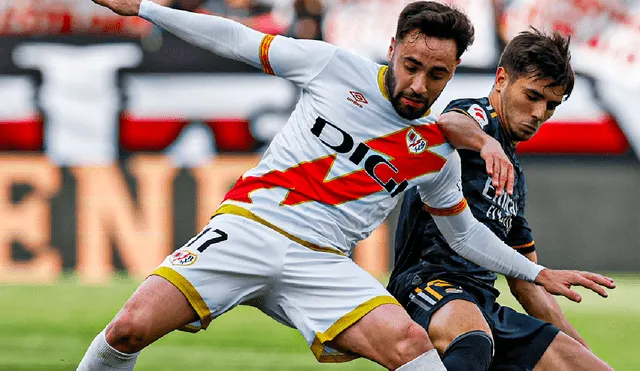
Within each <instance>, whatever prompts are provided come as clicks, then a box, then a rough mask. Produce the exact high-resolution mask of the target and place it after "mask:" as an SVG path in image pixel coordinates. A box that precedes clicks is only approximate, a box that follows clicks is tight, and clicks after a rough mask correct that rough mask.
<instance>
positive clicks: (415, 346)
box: [394, 321, 433, 365]
mask: <svg viewBox="0 0 640 371" xmlns="http://www.w3.org/2000/svg"><path fill="white" fill-rule="evenodd" d="M399 335H400V339H399V340H398V341H396V342H395V344H394V346H395V354H396V360H397V364H398V365H403V364H405V363H408V362H410V361H412V360H414V359H416V358H417V357H419V356H420V355H422V354H424V353H425V352H427V351H429V350H431V349H433V344H431V341H430V340H429V336H427V331H426V330H425V329H424V328H423V327H422V326H420V325H419V324H417V323H415V322H413V321H412V322H411V323H410V324H408V325H407V326H405V327H404V330H403V331H401V332H400V334H399Z"/></svg>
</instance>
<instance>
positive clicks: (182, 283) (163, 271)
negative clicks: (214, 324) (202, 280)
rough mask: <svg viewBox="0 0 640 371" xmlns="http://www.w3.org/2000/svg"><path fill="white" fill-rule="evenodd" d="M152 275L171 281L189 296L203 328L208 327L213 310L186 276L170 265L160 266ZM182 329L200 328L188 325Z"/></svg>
mask: <svg viewBox="0 0 640 371" xmlns="http://www.w3.org/2000/svg"><path fill="white" fill-rule="evenodd" d="M151 275H156V276H160V277H162V278H164V279H166V280H167V281H169V282H171V283H172V284H173V285H174V286H175V287H177V288H178V290H180V291H181V292H182V294H183V295H184V296H185V297H186V298H187V301H188V302H189V304H191V306H192V307H193V309H194V310H195V311H196V313H198V317H200V322H201V324H202V329H206V328H207V327H208V326H209V324H210V323H211V310H210V309H209V307H208V306H207V304H206V303H205V302H204V299H202V296H200V293H199V292H198V290H196V288H195V287H193V285H192V284H191V282H189V281H188V280H187V279H186V278H184V276H182V275H181V274H180V273H178V272H176V271H175V270H173V269H171V268H169V267H159V268H158V269H156V270H155V271H154V272H153V273H151ZM181 330H184V331H188V332H197V331H198V330H199V329H198V327H197V326H193V325H186V326H184V327H183V328H181Z"/></svg>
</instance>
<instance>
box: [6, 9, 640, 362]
mask: <svg viewBox="0 0 640 371" xmlns="http://www.w3.org/2000/svg"><path fill="white" fill-rule="evenodd" d="M157 2H164V3H165V4H166V5H169V6H173V7H176V8H180V9H185V10H189V11H196V12H203V13H215V14H221V15H224V16H227V17H230V18H233V19H236V20H239V21H241V22H243V23H245V24H247V25H249V26H251V27H254V28H257V29H259V30H261V31H264V32H269V33H274V34H284V35H289V36H295V37H300V38H315V39H324V40H326V41H328V42H331V43H334V44H337V45H340V46H343V47H345V48H347V49H350V50H352V51H354V52H356V53H358V54H361V55H363V56H366V57H369V58H372V59H374V60H378V61H381V62H382V61H384V57H385V53H386V51H387V48H388V43H389V40H390V38H391V36H392V35H393V33H394V30H395V21H396V17H397V14H398V13H399V11H400V10H401V9H402V7H403V6H404V5H405V4H406V3H408V1H405V0H362V1H356V0H335V1H329V0H325V1H322V0H175V1H174V0H161V1H157ZM447 2H449V3H453V4H455V5H457V6H459V7H461V8H463V9H465V10H466V11H467V12H468V14H469V15H470V16H471V18H472V20H473V22H474V24H475V26H476V33H477V35H476V43H475V44H474V46H473V47H472V49H471V50H470V51H469V52H467V53H466V54H465V55H464V56H463V63H462V66H461V67H460V68H459V70H458V72H457V74H456V76H455V78H454V80H453V81H452V82H451V83H450V84H449V86H448V87H447V89H446V90H445V92H444V93H443V94H442V96H441V98H440V100H439V101H438V102H437V103H436V106H435V107H434V112H436V113H438V112H439V110H441V109H442V108H444V106H445V104H446V103H447V102H448V101H449V100H451V99H454V98H459V97H466V96H478V97H479V96H484V95H486V94H487V93H488V92H489V90H490V88H491V86H492V81H493V73H494V71H495V66H496V64H497V58H498V56H499V53H500V51H501V49H502V47H503V45H504V43H505V42H506V41H507V40H509V38H510V37H513V35H515V34H516V33H517V32H519V31H520V30H523V29H525V28H527V27H528V25H530V24H533V25H535V26H536V27H538V28H541V29H552V28H553V29H557V30H559V31H561V32H564V33H566V34H570V35H572V40H573V49H572V51H573V64H574V67H575V69H576V70H577V72H578V73H579V78H578V80H577V83H576V89H575V90H574V93H573V95H572V97H571V98H570V99H569V100H568V101H567V102H566V103H564V104H563V105H561V106H560V108H559V109H558V111H557V113H556V115H555V116H554V117H553V119H552V122H549V123H547V124H545V125H544V126H543V128H542V129H541V131H540V132H539V134H538V135H537V136H536V137H535V138H534V139H532V140H531V141H529V142H527V143H524V144H522V145H521V146H519V149H518V150H519V152H520V155H521V162H522V163H523V166H524V168H525V171H526V172H527V183H528V189H529V202H528V205H527V207H528V210H527V215H528V217H529V220H530V222H531V224H532V226H533V228H534V235H535V238H536V241H537V246H538V252H539V256H540V259H541V262H542V263H543V264H545V265H547V266H549V267H555V268H560V267H562V268H575V269H589V270H594V271H598V272H605V273H608V274H612V275H613V276H614V277H616V278H618V279H619V280H618V282H619V288H618V289H616V290H615V291H613V292H612V293H611V297H610V298H608V299H606V300H605V299H600V298H597V297H595V296H594V295H589V294H586V295H585V302H583V303H581V304H569V303H567V302H566V301H562V304H563V306H564V308H565V310H566V311H567V313H568V317H569V318H570V320H572V321H573V322H574V324H575V325H576V327H577V328H578V329H579V330H580V331H581V332H582V334H583V335H584V337H585V339H586V340H587V342H589V343H590V344H591V346H592V348H593V350H594V351H595V352H596V353H597V354H598V355H599V356H601V357H602V358H603V359H605V360H606V361H608V362H609V363H611V364H612V366H614V368H616V369H618V370H640V359H639V357H638V356H637V349H638V347H639V346H640V335H638V329H640V307H639V306H638V305H637V304H633V302H634V301H635V300H634V298H635V297H637V296H638V295H640V274H638V273H640V238H638V231H640V198H638V197H637V191H638V188H637V187H640V166H639V165H640V164H639V162H638V157H637V155H638V153H640V152H639V151H640V123H639V122H638V118H637V112H639V111H638V110H639V108H638V104H639V103H640V1H634V0H589V1H585V0H553V1H548V0H511V1H508V0H449V1H447ZM0 35H1V37H0V51H1V52H0V298H1V299H0V371H9V370H10V371H14V370H21V371H22V370H24V371H30V370H72V369H75V367H74V366H75V365H76V364H77V362H78V361H79V360H80V358H81V357H82V354H83V353H84V350H85V349H86V347H87V346H88V344H89V343H90V341H91V339H92V338H93V336H94V335H95V334H96V333H97V332H99V331H100V330H101V329H102V328H103V326H104V325H105V324H106V323H107V322H108V321H109V319H110V318H111V317H112V316H113V315H114V314H115V313H116V311H117V310H118V309H119V308H120V307H121V305H122V304H123V303H124V301H125V300H126V298H127V297H128V296H129V295H130V294H131V292H132V291H133V290H134V289H135V287H136V284H137V283H138V282H139V281H140V279H141V278H142V277H144V276H145V275H146V274H148V273H149V272H150V271H152V270H153V269H154V268H155V266H156V265H157V264H158V263H159V262H160V261H161V259H162V258H164V256H166V255H167V254H168V253H170V252H171V251H172V250H173V249H175V248H176V247H179V246H180V245H181V244H182V243H183V242H184V241H186V240H187V239H188V238H190V237H191V236H192V235H193V234H194V233H195V232H196V231H197V230H198V229H200V227H201V226H202V225H204V224H205V223H206V221H207V220H208V218H209V216H210V215H211V213H212V212H213V211H214V210H215V208H216V205H217V204H218V203H219V201H220V200H221V199H222V196H223V195H224V193H225V191H226V190H227V189H228V187H229V186H230V185H231V184H232V183H233V182H234V181H235V180H236V179H237V178H238V176H240V175H241V174H242V173H243V172H244V171H245V170H246V169H247V168H248V167H250V166H252V164H254V163H255V162H256V161H257V160H258V158H259V156H260V153H261V151H262V150H263V149H264V148H265V146H266V145H267V144H268V143H269V141H270V140H271V138H272V137H273V136H274V135H275V133H276V132H277V131H278V130H279V129H280V128H281V127H282V126H283V125H284V123H285V122H286V118H287V116H288V114H289V112H291V110H292V109H293V106H294V104H295V102H296V98H297V96H298V94H299V92H298V91H296V89H295V88H294V87H293V86H292V85H290V84H289V83H288V82H286V81H284V80H281V79H278V78H274V77H269V76H263V75H262V74H260V73H259V72H258V71H257V70H253V69H252V68H250V67H248V66H244V65H241V64H238V63H235V62H230V61H228V60H225V59H222V58H219V57H216V56H215V55H212V54H210V53H208V52H205V51H202V50H200V49H197V48H195V47H192V46H190V45H187V44H185V43H183V42H182V41H180V40H178V39H176V38H175V37H173V36H172V35H170V34H167V33H164V32H162V31H160V30H158V29H157V28H154V27H153V26H151V25H150V24H149V23H147V22H145V21H143V20H141V19H137V18H121V17H118V16H116V15H113V14H111V13H110V12H109V11H106V10H104V9H101V8H99V7H97V6H95V5H94V4H93V3H91V1H89V0H4V1H0ZM393 231H394V215H392V216H391V217H390V218H389V220H388V221H387V222H386V223H385V224H383V225H382V226H381V227H380V228H379V229H378V230H377V231H376V232H375V233H374V234H373V235H372V236H371V237H370V238H369V239H368V240H367V241H364V242H363V243H361V245H360V246H359V247H358V248H357V250H356V254H355V256H354V259H355V260H356V261H357V262H358V263H359V264H361V265H362V266H363V267H365V268H366V269H367V270H368V271H370V272H371V273H372V274H374V275H376V276H378V277H380V278H381V279H383V280H384V279H385V278H384V277H385V274H386V273H387V272H388V271H389V268H390V264H391V262H392V256H391V253H392V251H391V249H390V245H389V243H390V241H391V238H390V236H392V234H393ZM502 285H503V286H502V287H503V288H505V290H503V291H504V293H505V294H504V295H503V296H504V299H503V300H504V302H506V303H510V304H512V303H514V301H513V299H512V298H510V297H509V295H508V289H506V286H504V284H503V283H502ZM305 348H306V346H305V344H304V341H303V340H302V338H301V337H300V336H299V335H298V334H297V333H296V332H295V331H292V330H289V329H286V328H284V327H282V326H280V325H278V324H276V323H275V322H274V321H271V320H269V319H268V318H267V317H266V316H263V315H261V314H259V313H258V312H257V311H255V310H253V309H249V308H241V309H239V310H237V311H233V312H231V313H229V314H227V315H225V316H223V317H221V318H220V319H219V320H218V321H216V322H214V325H212V327H211V328H210V330H209V331H207V332H206V333H204V334H199V335H195V336H194V335H188V334H171V335H170V336H168V337H167V338H166V339H162V340H161V341H160V342H159V343H158V344H156V345H154V346H152V347H151V348H150V349H148V350H147V351H145V352H144V353H143V355H142V356H141V359H140V362H139V366H138V368H137V369H140V370H173V369H179V368H191V369H197V370H240V369H242V370H245V371H247V370H316V369H317V370H321V369H325V370H373V369H379V368H376V366H375V365H373V364H371V363H368V362H366V361H356V362H352V363H349V364H346V365H318V364H316V363H315V361H314V358H313V356H312V354H311V353H310V352H309V351H308V350H306V349H305Z"/></svg>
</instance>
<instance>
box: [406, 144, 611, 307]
mask: <svg viewBox="0 0 640 371" xmlns="http://www.w3.org/2000/svg"><path fill="white" fill-rule="evenodd" d="M460 174H461V169H460V158H459V156H458V155H457V153H455V152H454V153H453V154H452V155H450V156H449V158H448V160H447V163H446V165H445V167H444V168H443V169H442V170H441V171H440V172H439V174H438V176H437V177H435V178H433V179H432V181H431V182H430V184H425V185H421V186H419V188H418V189H419V191H420V196H421V198H422V201H423V202H424V203H425V208H426V210H427V211H428V212H429V213H430V214H431V215H432V216H433V219H434V221H435V222H436V224H437V226H438V229H439V230H440V232H442V235H443V236H444V237H445V239H446V240H447V243H448V244H449V246H450V247H451V248H452V249H453V250H454V251H455V252H457V253H458V254H459V255H460V256H462V257H463V258H466V259H468V260H470V261H472V262H474V263H476V264H478V265H480V266H482V267H484V268H487V269H489V270H492V271H494V272H497V273H501V274H504V275H505V276H509V277H514V278H519V279H522V280H525V281H528V282H535V283H537V284H539V285H542V286H544V288H545V289H546V290H547V291H548V292H549V293H551V294H554V295H563V296H566V297H567V298H568V299H570V300H573V301H575V302H580V301H581V300H582V297H581V296H580V294H578V293H577V292H575V291H573V290H571V286H574V285H579V286H583V287H586V288H588V289H590V290H593V291H594V292H596V293H598V294H600V295H601V296H603V297H606V296H607V292H606V291H605V289H604V288H603V287H602V286H604V287H607V288H614V287H615V284H614V283H613V280H611V279H610V278H607V277H604V276H601V275H599V274H595V273H590V272H579V271H564V270H551V269H547V268H544V267H542V266H540V265H538V264H535V263H533V262H532V261H530V260H529V259H527V258H525V257H524V256H522V255H521V254H520V253H518V252H517V251H515V250H514V249H512V248H511V247H509V246H507V245H506V244H505V243H504V242H502V241H501V240H500V239H499V238H498V237H497V236H496V235H495V234H493V233H492V232H491V230H489V228H487V227H486V226H485V225H484V224H482V223H480V222H479V221H478V220H476V219H475V217H474V216H473V214H472V213H471V211H470V210H469V207H468V206H467V203H466V200H465V199H464V198H463V196H462V192H461V191H460V189H459V188H458V187H456V183H457V182H459V180H460Z"/></svg>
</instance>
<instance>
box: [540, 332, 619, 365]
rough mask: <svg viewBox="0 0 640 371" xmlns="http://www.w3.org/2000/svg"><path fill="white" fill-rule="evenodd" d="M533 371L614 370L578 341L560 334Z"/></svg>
mask: <svg viewBox="0 0 640 371" xmlns="http://www.w3.org/2000/svg"><path fill="white" fill-rule="evenodd" d="M533 370H534V371H553V370H566V371H612V370H613V369H612V368H611V367H610V366H609V365H607V364H606V363H605V362H604V361H602V360H601V359H599V358H598V357H597V356H596V355H595V354H593V353H592V352H590V351H589V350H588V349H587V348H585V347H583V346H582V345H581V344H580V343H578V342H577V341H576V340H574V339H573V338H571V337H569V336H568V335H567V334H565V333H563V332H560V333H558V335H557V336H556V337H555V339H554V340H553V342H552V343H551V345H550V346H549V348H548V349H547V351H546V352H545V353H544V354H543V355H542V358H540V360H539V361H538V363H537V364H536V366H535V368H534V369H533Z"/></svg>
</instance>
